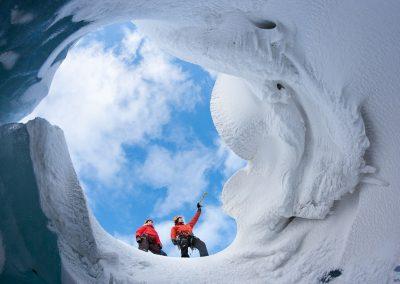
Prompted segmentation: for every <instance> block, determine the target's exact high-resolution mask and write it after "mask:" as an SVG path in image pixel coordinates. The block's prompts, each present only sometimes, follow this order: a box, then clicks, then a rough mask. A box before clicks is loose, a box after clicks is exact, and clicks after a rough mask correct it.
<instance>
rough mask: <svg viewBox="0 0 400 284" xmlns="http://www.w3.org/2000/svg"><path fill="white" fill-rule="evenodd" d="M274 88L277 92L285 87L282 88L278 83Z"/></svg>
mask: <svg viewBox="0 0 400 284" xmlns="http://www.w3.org/2000/svg"><path fill="white" fill-rule="evenodd" d="M276 88H277V89H278V90H281V89H284V88H285V87H283V86H282V84H281V83H278V84H276Z"/></svg>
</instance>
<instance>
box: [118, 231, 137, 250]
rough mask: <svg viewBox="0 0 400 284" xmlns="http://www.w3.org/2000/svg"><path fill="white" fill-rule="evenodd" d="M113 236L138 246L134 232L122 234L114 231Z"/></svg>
mask: <svg viewBox="0 0 400 284" xmlns="http://www.w3.org/2000/svg"><path fill="white" fill-rule="evenodd" d="M113 236H114V237H115V238H116V239H118V240H120V241H122V242H124V243H126V244H128V245H131V246H135V247H137V243H136V238H135V236H134V235H133V234H132V235H122V234H119V233H117V232H114V234H113Z"/></svg>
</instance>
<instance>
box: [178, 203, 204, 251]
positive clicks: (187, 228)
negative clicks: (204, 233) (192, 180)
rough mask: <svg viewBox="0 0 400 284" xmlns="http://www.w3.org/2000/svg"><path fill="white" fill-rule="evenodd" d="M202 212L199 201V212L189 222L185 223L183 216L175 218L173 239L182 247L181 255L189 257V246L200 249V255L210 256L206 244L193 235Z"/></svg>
mask: <svg viewBox="0 0 400 284" xmlns="http://www.w3.org/2000/svg"><path fill="white" fill-rule="evenodd" d="M200 214H201V205H200V203H197V212H196V214H195V215H194V217H193V218H192V220H190V222H189V223H187V224H185V221H184V220H183V217H182V216H176V217H175V218H174V223H175V226H173V227H172V229H171V240H172V243H173V244H174V245H178V247H179V248H180V250H181V257H189V253H188V249H189V247H190V248H192V249H193V248H196V249H198V250H199V253H200V256H208V251H207V247H206V244H205V243H204V242H203V241H202V240H200V239H199V238H198V237H196V236H194V235H193V228H194V226H195V225H196V223H197V220H199V217H200Z"/></svg>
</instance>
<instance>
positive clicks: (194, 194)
mask: <svg viewBox="0 0 400 284" xmlns="http://www.w3.org/2000/svg"><path fill="white" fill-rule="evenodd" d="M212 156H213V151H212V149H208V148H205V147H204V146H202V145H198V146H197V147H193V148H191V149H189V150H187V151H179V152H174V153H172V152H170V151H168V150H166V149H165V148H162V147H159V146H153V147H151V148H150V150H149V155H148V157H147V159H146V160H145V162H144V164H143V165H142V167H140V168H138V169H137V176H138V177H140V179H141V180H142V181H143V182H145V183H147V184H149V185H150V186H152V187H155V188H167V196H166V197H165V199H164V198H163V199H162V200H161V201H160V202H159V203H157V204H156V205H155V207H154V215H155V216H158V217H159V216H164V215H166V214H168V213H170V212H171V211H173V210H174V209H178V208H180V207H182V206H183V205H185V204H187V203H193V202H194V201H195V200H196V199H197V198H198V197H199V196H200V194H201V192H203V191H204V190H205V189H206V188H207V186H208V180H207V178H206V171H207V170H209V169H211V168H212V167H214V165H215V162H214V160H213V158H212Z"/></svg>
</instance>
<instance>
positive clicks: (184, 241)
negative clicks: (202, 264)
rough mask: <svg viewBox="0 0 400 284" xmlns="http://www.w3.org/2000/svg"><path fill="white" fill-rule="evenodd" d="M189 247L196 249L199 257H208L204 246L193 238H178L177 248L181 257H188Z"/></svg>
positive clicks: (200, 241) (196, 238)
mask: <svg viewBox="0 0 400 284" xmlns="http://www.w3.org/2000/svg"><path fill="white" fill-rule="evenodd" d="M189 247H191V248H192V249H193V248H196V249H197V250H198V251H199V254H200V256H201V257H202V256H208V251H207V246H206V244H205V243H204V242H203V241H202V240H200V239H199V238H198V237H195V236H181V237H179V248H180V249H181V257H189Z"/></svg>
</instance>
